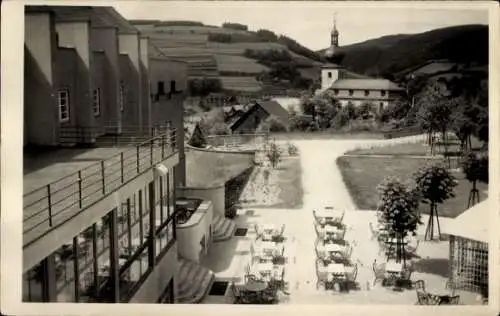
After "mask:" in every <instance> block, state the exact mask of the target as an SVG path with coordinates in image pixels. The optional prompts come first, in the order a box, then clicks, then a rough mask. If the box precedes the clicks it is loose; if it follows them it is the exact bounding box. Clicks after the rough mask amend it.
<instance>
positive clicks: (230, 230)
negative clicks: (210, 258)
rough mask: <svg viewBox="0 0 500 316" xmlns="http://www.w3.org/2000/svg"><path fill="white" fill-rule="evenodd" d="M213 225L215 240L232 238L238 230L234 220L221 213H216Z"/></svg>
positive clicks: (213, 237) (213, 238)
mask: <svg viewBox="0 0 500 316" xmlns="http://www.w3.org/2000/svg"><path fill="white" fill-rule="evenodd" d="M212 227H213V229H212V240H213V241H214V242H219V241H224V240H228V239H231V237H233V234H234V231H235V230H236V224H235V223H234V221H232V220H230V219H229V218H225V217H224V216H220V215H214V221H213V223H212Z"/></svg>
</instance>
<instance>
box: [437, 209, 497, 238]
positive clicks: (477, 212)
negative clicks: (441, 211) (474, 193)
mask: <svg viewBox="0 0 500 316" xmlns="http://www.w3.org/2000/svg"><path fill="white" fill-rule="evenodd" d="M488 201H489V200H488V199H487V200H485V201H483V202H481V203H479V204H476V205H474V206H473V207H471V208H469V209H468V210H466V211H465V212H463V213H462V214H460V215H459V216H457V217H456V218H454V219H453V220H451V222H450V223H449V225H446V227H443V228H445V229H444V233H446V234H448V235H454V236H457V237H462V238H467V239H473V240H477V241H481V242H485V243H488V242H489V240H490V238H489V233H488V228H489V225H490V224H489V223H490V212H489V205H490V203H489V202H488Z"/></svg>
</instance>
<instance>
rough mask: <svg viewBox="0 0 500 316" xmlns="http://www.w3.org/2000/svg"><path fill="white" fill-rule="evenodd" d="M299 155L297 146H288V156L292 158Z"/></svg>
mask: <svg viewBox="0 0 500 316" xmlns="http://www.w3.org/2000/svg"><path fill="white" fill-rule="evenodd" d="M298 153H299V149H298V148H297V146H295V145H294V144H291V143H290V144H288V154H289V155H290V156H297V154H298Z"/></svg>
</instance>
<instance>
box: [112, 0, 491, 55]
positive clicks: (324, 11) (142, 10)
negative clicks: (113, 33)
mask: <svg viewBox="0 0 500 316" xmlns="http://www.w3.org/2000/svg"><path fill="white" fill-rule="evenodd" d="M396 5H397V7H396ZM424 5H425V6H426V7H423V6H424ZM113 6H114V7H115V8H116V9H117V11H118V12H120V13H121V14H122V15H123V16H124V17H125V18H127V19H155V20H190V21H199V22H202V23H204V24H209V25H217V26H220V25H221V24H222V23H224V22H236V23H241V24H245V25H248V27H249V30H255V31H256V30H258V29H261V28H262V29H269V30H271V31H273V32H275V33H276V34H284V35H287V36H289V37H291V38H293V39H295V40H296V41H298V42H299V43H301V44H302V45H304V46H306V47H308V48H310V49H313V50H318V49H322V48H326V47H328V46H329V45H330V31H331V29H332V25H333V16H334V13H335V12H336V15H337V29H338V30H339V32H340V36H339V44H340V46H342V45H349V44H353V43H357V42H362V41H365V40H368V39H371V38H377V37H381V36H384V35H393V34H413V33H421V32H425V31H429V30H432V29H437V28H442V27H447V26H454V25H464V24H485V25H486V24H488V12H487V10H486V9H484V7H483V8H480V7H479V6H471V5H470V4H469V7H468V8H467V7H465V5H464V4H460V6H457V5H456V6H453V7H452V6H451V5H447V6H446V8H444V7H443V5H441V6H439V5H433V7H432V8H429V5H428V4H422V6H418V5H415V4H413V5H411V6H409V5H408V3H406V4H402V5H401V4H397V2H396V3H395V2H393V3H392V4H390V7H389V6H387V5H384V4H383V3H380V2H371V3H366V2H365V3H363V4H362V5H361V4H356V3H352V2H351V3H348V4H345V3H342V2H340V4H339V3H338V2H337V3H331V2H309V1H303V2H284V1H283V2H282V1H279V2H276V1H272V2H264V1H259V2H254V1H238V2H234V1H133V2H132V1H116V2H113ZM478 7H479V8H478Z"/></svg>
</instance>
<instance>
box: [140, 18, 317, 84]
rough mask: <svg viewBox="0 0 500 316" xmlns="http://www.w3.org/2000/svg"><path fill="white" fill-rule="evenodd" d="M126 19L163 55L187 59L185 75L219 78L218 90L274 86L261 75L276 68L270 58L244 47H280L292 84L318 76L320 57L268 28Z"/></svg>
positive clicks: (263, 50) (265, 49) (266, 49)
mask: <svg viewBox="0 0 500 316" xmlns="http://www.w3.org/2000/svg"><path fill="white" fill-rule="evenodd" d="M131 23H132V24H134V26H135V27H136V28H137V29H139V30H140V31H141V32H143V33H144V34H145V35H147V36H149V37H150V41H151V43H152V44H153V45H154V46H156V47H157V48H158V49H159V50H160V51H161V52H162V53H163V54H164V55H166V56H168V57H172V58H175V59H178V60H183V61H186V62H188V64H189V74H188V75H189V77H190V78H201V77H212V78H219V79H220V81H221V85H222V89H223V90H227V91H246V92H256V91H262V90H269V88H273V87H270V86H269V85H271V86H273V85H274V84H273V83H271V84H270V82H274V81H272V80H264V79H263V77H266V76H265V75H263V74H270V75H269V76H274V75H276V74H279V73H280V72H279V71H278V72H276V71H274V72H273V69H271V68H272V67H273V64H272V63H271V64H269V63H268V64H264V63H262V60H259V58H253V57H254V56H251V57H249V56H248V54H245V52H246V51H247V50H251V51H254V52H258V53H266V52H271V51H285V52H287V53H288V54H289V55H290V56H291V63H292V64H293V65H294V67H295V68H296V70H297V71H296V72H294V76H298V77H299V79H297V80H295V81H294V82H295V83H296V82H299V84H304V82H309V80H310V81H314V80H318V79H319V66H320V65H321V64H322V59H321V56H320V55H318V54H317V53H315V52H313V51H311V50H309V49H307V48H305V47H303V46H301V45H300V44H298V43H296V42H295V41H293V40H292V39H289V38H286V37H284V36H278V35H276V34H274V33H273V32H271V31H267V30H259V31H257V32H253V31H248V30H247V28H246V26H244V25H240V24H237V23H226V24H225V25H223V27H217V26H210V25H203V24H202V23H199V22H192V21H155V20H151V21H147V20H135V21H134V20H133V21H131ZM300 78H302V79H300ZM267 79H269V78H267ZM286 79H287V82H288V81H290V80H288V79H289V78H286ZM289 85H291V84H289ZM285 86H286V85H285ZM295 88H297V87H295Z"/></svg>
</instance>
